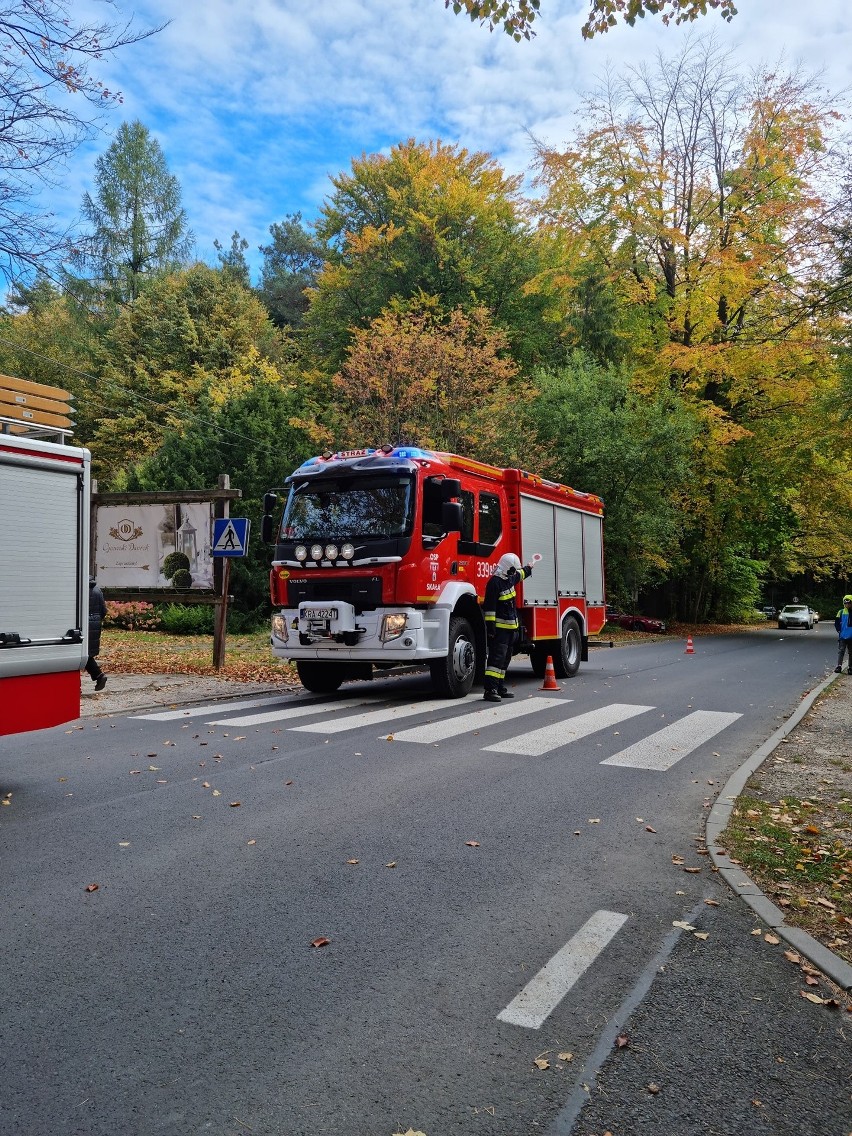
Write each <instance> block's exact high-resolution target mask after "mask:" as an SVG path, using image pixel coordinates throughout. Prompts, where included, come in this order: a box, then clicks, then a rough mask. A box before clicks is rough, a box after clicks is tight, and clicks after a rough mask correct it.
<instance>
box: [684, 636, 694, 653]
mask: <svg viewBox="0 0 852 1136" xmlns="http://www.w3.org/2000/svg"><path fill="white" fill-rule="evenodd" d="M683 653H684V655H694V654H695V648H694V647H693V645H692V636H691V635H687V637H686V650H685V651H684V652H683Z"/></svg>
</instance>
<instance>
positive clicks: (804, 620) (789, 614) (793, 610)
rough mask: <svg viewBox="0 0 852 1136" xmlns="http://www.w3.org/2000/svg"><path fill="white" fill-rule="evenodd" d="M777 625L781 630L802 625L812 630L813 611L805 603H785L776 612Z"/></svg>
mask: <svg viewBox="0 0 852 1136" xmlns="http://www.w3.org/2000/svg"><path fill="white" fill-rule="evenodd" d="M778 626H779V627H780V628H781V629H782V630H783V629H784V628H787V627H804V628H805V629H806V630H807V631H813V628H814V613H813V612H812V611H811V609H810V608H809V607H806V606H805V604H787V605H786V607H782V608H781V610H780V611H779V612H778Z"/></svg>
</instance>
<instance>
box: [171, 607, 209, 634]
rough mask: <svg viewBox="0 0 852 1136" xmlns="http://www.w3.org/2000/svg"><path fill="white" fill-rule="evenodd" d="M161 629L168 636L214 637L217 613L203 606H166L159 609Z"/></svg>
mask: <svg viewBox="0 0 852 1136" xmlns="http://www.w3.org/2000/svg"><path fill="white" fill-rule="evenodd" d="M158 614H159V617H160V629H161V630H162V631H165V632H166V634H168V635H212V634H213V620H214V618H215V612H214V608H213V607H208V606H205V605H202V604H198V605H195V604H192V605H190V604H186V605H183V604H164V605H163V606H162V607H160V608H159V609H158Z"/></svg>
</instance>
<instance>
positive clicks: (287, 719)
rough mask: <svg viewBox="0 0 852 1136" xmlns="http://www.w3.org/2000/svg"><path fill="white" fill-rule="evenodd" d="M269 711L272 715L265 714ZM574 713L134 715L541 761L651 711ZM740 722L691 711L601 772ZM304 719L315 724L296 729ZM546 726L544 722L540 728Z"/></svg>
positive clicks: (240, 707)
mask: <svg viewBox="0 0 852 1136" xmlns="http://www.w3.org/2000/svg"><path fill="white" fill-rule="evenodd" d="M472 701H475V702H477V703H479V704H478V705H477V706H476V708H474V707H472V706H470V703H471V702H472ZM272 705H274V706H275V709H266V707H270V706H272ZM572 709H573V700H565V699H563V698H552V697H541V696H533V697H530V698H525V699H516V700H513V701H512V702H502V703H499V704H498V703H495V704H489V705H488V706H487V707H486V708H483V707H482V705H481V698H480V696H479V695H476V694H469V695H468V696H467V697H466V698H462V699H458V700H454V701H452V702H449V701H440V702H439V701H430V702H413V703H408V704H403V703H397V704H395V705H387V704H385V705H384V706H382V707H381V708H379V709H377V708H376V706H375V701H374V700H372V699H369V698H367V697H360V698H344V699H338V700H337V701H329V702H320V701H315V702H301V701H297V700H295V699H291V700H289V701H287V700H286V699H281V698H257V699H246V700H243V701H241V702H232V703H230V704H229V705H227V706H223V705H222V704H221V703H214V704H212V705H210V704H207V705H203V706H196V707H191V708H188V709H185V710H171V711H158V712H155V713H151V714H134V715H132V717H133V718H135V719H140V720H143V721H153V722H172V721H176V720H179V719H181V718H203V717H206V718H207V724H208V725H211V726H231V727H239V728H241V729H244V728H246V727H249V726H264V725H269V724H271V723H276V724H278V725H279V727H280V728H281V729H284V730H288V731H291V732H293V733H305V734H324V735H326V736H327V735H330V734H344V733H347V732H352V731H356V730H363V729H374V728H381V729H383V730H384V733H383V734H382V735H381V736H382V737H388V736H389V735H390V734H392V735H393V738H394V740H395V741H399V742H407V743H410V744H414V745H436V744H438V743H440V742H442V741H448V740H450V739H452V738H460V737H463V736H466V737H467V738H468V739H469V740H473V739H474V738H475V739H476V744H477V745H478V746H479V748H480V749H482V750H483V751H485V752H491V753H506V754H515V755H518V756H521V757H542V756H544V755H545V754H550V753H553V752H555V751H557V750H561V749H564V748H566V747H568V746H570V745H571V744H572V743H574V742H577V741H580V740H581V739H583V738H587V737H589V736H591V735H593V734H597V733H600V732H601V731H604V730H612V728H613V727H614V726H617V725H619V724H620V723H622V722H626V721H629V720H630V719H633V718H641V716H642V715H645V714H650V713H651V712H652V711H654V710H655V709H656V707H654V706H646V705H640V704H633V703H626V702H613V703H609V704H607V705H604V706H599V707H597V708H595V709H593V710H586V711H582V712H581V713H572V712H571V710H572ZM245 710H252V711H253V713H242V714H236V715H235V714H234V711H245ZM348 711H352V713H349V712H348ZM566 711H568V712H567V713H566ZM418 716H419V717H422V718H425V719H426V721H424V722H422V723H420V724H417V725H412V726H410V727H406V728H403V729H401V730H400V729H397V728H396V723H397V722H398V721H399V720H400V719H403V718H414V717H418ZM539 716H541V717H540V721H541V722H542V723H543V724H541V725H535V726H532V728H530V729H523V730H518V731H515V730H514V724H515V722H516V721H517V722H518V723H520V720H521V719H535V718H538V717H539ZM741 717H742V715H741V714H738V713H733V712H723V711H714V710H695V711H693V712H692V713H690V714H686V715H685V716H684V717H682V718H680V719H678V720H676V721H673V722H669V723H668V724H667V725H665V726H663V727H662V728H661V729H657V730H651V731H650V732H649V733H648V734H647V735H646V736H645V737H643V738H642V739H641V740H639V741H636V742H633V743H632V744H631V745H629V746H627V747H626V748H624V749H621V750H620V751H618V752H617V753H613V754H611V755H610V756H608V757H605V758H603V760H602V761H601V762H600V764H601V765H607V766H619V767H622V768H625V769H637V770H648V771H653V772H659V773H662V772H666V771H667V770H669V769H671V768H672V767H673V766H675V765H677V763H678V762H679V761H681V760H682V759H683V758H684V757H686V756H687V755H688V754H690V753H692V752H693V750H695V749H697V748H698V747H699V746H701V745H704V744H705V743H706V742H708V741H710V739H711V738H713V737H714V736H715V735H716V734H718V733H720V732H721V731H722V730H724V729H726V728H727V727H728V726H730V725H732V724H733V723H734V722H736V721H737V720H738V719H739V718H741ZM302 718H314V719H315V720H314V721H310V722H299V724H294V723H296V722H298V721H299V719H302ZM546 718H547V719H549V720H545V719H546ZM507 726H508V727H509V730H510V732H512V736H510V737H502V738H500V739H499V740H497V741H492V742H490V744H489V736H490V737H493V736H494V735H493V733H489V732H490V731H491V730H493V729H494V728H497V727H499V728H500V729H501V732H502V733H505V732H506V728H507Z"/></svg>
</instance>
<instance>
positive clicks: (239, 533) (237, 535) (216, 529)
mask: <svg viewBox="0 0 852 1136" xmlns="http://www.w3.org/2000/svg"><path fill="white" fill-rule="evenodd" d="M249 525H250V521H249V519H248V517H220V518H219V519H218V520H214V522H213V548H212V550H211V551H212V553H213V555H214V556H245V554H246V553H247V552H248V542H249Z"/></svg>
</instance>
